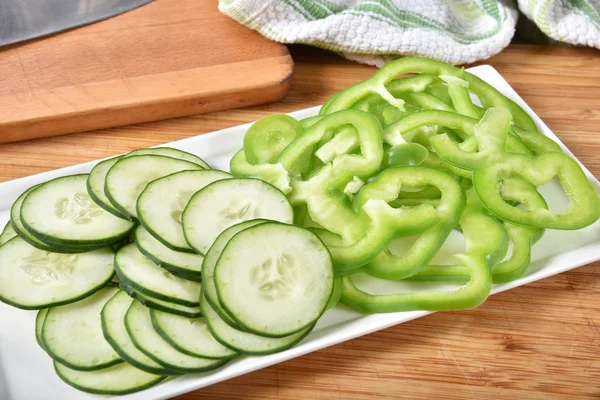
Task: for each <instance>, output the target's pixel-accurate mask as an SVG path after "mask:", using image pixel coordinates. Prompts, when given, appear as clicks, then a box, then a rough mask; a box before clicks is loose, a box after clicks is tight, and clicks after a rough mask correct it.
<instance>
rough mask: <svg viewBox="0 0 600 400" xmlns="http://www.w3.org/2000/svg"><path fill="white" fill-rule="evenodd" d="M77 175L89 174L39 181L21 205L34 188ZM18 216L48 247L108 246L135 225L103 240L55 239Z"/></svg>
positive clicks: (29, 230) (26, 227)
mask: <svg viewBox="0 0 600 400" xmlns="http://www.w3.org/2000/svg"><path fill="white" fill-rule="evenodd" d="M79 176H89V174H74V175H66V176H59V177H57V178H54V179H51V180H49V181H47V182H44V183H41V184H39V185H37V186H35V187H34V188H33V189H32V190H31V192H29V193H28V194H27V196H25V198H24V199H23V203H22V205H23V204H25V201H26V200H27V197H29V195H30V194H32V193H33V192H35V191H36V190H39V189H41V188H43V186H45V185H47V184H49V183H51V182H52V181H55V180H58V179H62V178H65V177H79ZM86 186H87V179H86ZM86 194H87V190H86ZM21 209H22V207H21ZM21 214H22V212H21ZM111 215H112V214H111ZM19 218H20V220H21V223H22V224H23V227H24V228H25V229H26V230H27V232H29V233H30V234H31V235H32V236H33V237H35V238H36V239H38V240H40V241H42V242H44V243H45V244H48V246H50V247H52V246H56V247H58V248H61V247H62V248H63V249H64V248H72V247H73V246H75V248H77V247H78V246H83V247H85V248H88V249H89V247H88V246H90V247H91V246H95V248H96V249H98V248H102V247H108V246H111V245H113V244H115V243H116V242H118V241H119V240H122V239H123V238H124V237H126V236H127V235H129V233H130V232H131V231H132V230H133V229H134V228H135V225H132V226H131V228H129V230H127V231H126V232H123V233H122V234H121V235H116V236H112V237H110V238H107V239H104V240H71V239H57V238H55V237H52V236H49V235H45V234H43V233H41V232H37V231H36V230H35V229H32V228H31V226H29V225H28V224H27V222H26V221H25V220H24V219H23V218H22V216H21V215H19ZM13 228H14V227H13ZM42 250H43V249H42ZM88 251H89V250H88Z"/></svg>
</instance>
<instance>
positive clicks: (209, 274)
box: [202, 219, 267, 329]
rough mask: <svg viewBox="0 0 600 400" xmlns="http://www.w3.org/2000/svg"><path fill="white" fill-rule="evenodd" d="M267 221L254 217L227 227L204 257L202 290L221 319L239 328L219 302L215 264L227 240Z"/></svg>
mask: <svg viewBox="0 0 600 400" xmlns="http://www.w3.org/2000/svg"><path fill="white" fill-rule="evenodd" d="M265 222H267V220H266V219H253V220H250V221H245V222H242V223H239V224H237V225H233V226H230V227H229V228H227V229H225V230H224V231H223V232H221V234H220V235H219V236H218V237H217V239H216V240H215V242H214V243H213V244H212V246H210V249H208V252H207V253H206V257H204V262H203V263H202V277H203V280H202V292H203V293H204V295H205V296H206V300H207V301H208V302H209V303H210V305H211V306H212V307H213V308H214V310H215V311H216V312H217V314H219V316H220V317H221V319H222V320H223V321H225V322H226V323H227V324H228V325H230V326H231V327H233V328H236V329H239V326H238V325H237V323H236V322H235V321H234V320H233V318H231V317H230V316H229V314H227V312H226V311H225V310H224V309H223V307H222V306H221V303H219V297H218V296H217V288H216V287H215V282H214V275H215V266H216V265H217V260H218V259H219V257H220V256H221V253H222V252H223V249H224V248H225V245H227V242H229V240H230V239H231V238H232V237H233V236H235V235H236V234H237V233H238V232H240V231H243V230H244V229H246V228H250V227H252V226H255V225H258V224H262V223H265Z"/></svg>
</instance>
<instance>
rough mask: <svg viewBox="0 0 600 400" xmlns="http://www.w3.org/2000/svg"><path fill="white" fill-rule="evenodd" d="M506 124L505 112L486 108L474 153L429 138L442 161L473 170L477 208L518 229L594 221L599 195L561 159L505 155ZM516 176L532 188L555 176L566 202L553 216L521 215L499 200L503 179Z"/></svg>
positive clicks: (554, 155) (446, 140)
mask: <svg viewBox="0 0 600 400" xmlns="http://www.w3.org/2000/svg"><path fill="white" fill-rule="evenodd" d="M510 123H511V114H510V113H509V112H508V110H506V109H502V108H490V109H488V110H487V111H486V113H485V115H484V117H483V118H482V119H481V121H480V122H479V123H478V124H477V126H476V127H475V129H474V137H475V139H476V140H477V142H478V148H479V151H478V152H476V153H474V152H467V151H464V150H462V149H461V148H460V147H459V146H458V145H456V143H454V142H453V141H452V140H450V139H449V138H448V137H447V136H446V135H439V136H436V137H433V138H431V143H432V145H433V146H434V148H435V150H436V152H437V153H438V154H439V155H440V157H442V158H443V159H444V160H445V161H447V162H449V163H451V164H454V165H456V166H458V167H460V168H466V169H470V170H472V171H473V185H474V187H475V190H476V191H477V194H478V196H479V198H480V199H481V201H482V203H483V204H484V205H485V206H486V207H487V208H488V209H489V210H490V211H491V212H492V213H493V214H495V215H496V216H498V217H499V218H502V219H504V220H506V221H510V222H512V223H515V224H519V225H527V226H533V227H538V228H548V229H580V228H583V227H586V226H588V225H591V224H593V223H594V222H596V221H597V220H598V218H600V196H599V195H598V193H597V192H596V190H595V189H594V187H593V186H592V185H591V183H590V182H589V180H588V179H587V177H586V176H585V173H584V172H583V171H582V170H581V168H580V167H579V164H577V162H576V161H575V160H573V159H572V158H571V157H569V156H568V155H566V154H563V153H558V152H547V153H543V154H541V155H539V156H537V157H531V156H527V155H524V154H516V153H510V152H507V151H506V150H505V148H506V140H507V137H508V132H509V128H510ZM511 177H520V178H522V179H524V180H526V181H527V182H529V183H531V184H533V185H534V186H536V187H539V186H543V185H545V184H547V183H548V182H550V181H551V180H552V179H553V178H555V177H558V179H559V181H560V184H561V186H562V187H563V190H564V192H565V194H566V196H567V197H568V199H569V204H568V206H567V208H566V209H565V210H564V211H563V212H561V213H559V214H555V213H553V212H551V211H550V210H547V209H536V210H525V209H521V208H519V207H515V206H513V205H511V204H508V203H507V202H506V201H504V200H503V199H502V195H501V186H502V183H503V181H504V180H505V179H507V178H511Z"/></svg>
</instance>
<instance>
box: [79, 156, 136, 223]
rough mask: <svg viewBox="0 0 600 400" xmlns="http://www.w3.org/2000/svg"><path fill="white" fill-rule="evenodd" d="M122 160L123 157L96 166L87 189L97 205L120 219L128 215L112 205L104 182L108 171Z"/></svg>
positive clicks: (88, 180)
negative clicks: (105, 192) (105, 190)
mask: <svg viewBox="0 0 600 400" xmlns="http://www.w3.org/2000/svg"><path fill="white" fill-rule="evenodd" d="M120 158H121V157H113V158H109V159H108V160H104V161H101V162H99V163H98V164H96V166H95V167H94V168H92V170H91V171H90V175H89V176H88V179H87V184H86V187H87V191H88V194H89V195H90V197H91V198H92V200H94V202H95V203H96V204H98V205H99V206H100V207H102V208H104V209H105V210H106V211H108V212H109V213H111V214H113V215H115V216H117V217H119V218H127V216H126V215H124V214H123V213H122V212H120V211H119V210H117V209H116V208H115V206H113V205H112V203H111V202H110V201H109V200H108V198H107V197H106V194H104V182H105V181H106V174H108V171H109V170H110V169H111V168H112V166H113V165H115V163H116V162H117V161H119V159H120Z"/></svg>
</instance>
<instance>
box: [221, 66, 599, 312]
mask: <svg viewBox="0 0 600 400" xmlns="http://www.w3.org/2000/svg"><path fill="white" fill-rule="evenodd" d="M473 99H475V103H478V104H481V106H479V105H477V104H475V103H474V101H473ZM231 172H232V173H233V174H234V175H236V176H240V177H254V178H260V179H263V180H265V181H267V182H269V183H271V184H272V185H274V186H276V187H277V188H279V189H280V190H281V191H283V192H284V193H285V194H286V195H287V196H288V198H289V200H290V201H291V203H292V205H294V207H295V219H296V221H295V223H296V224H298V225H300V226H304V227H307V228H309V229H312V230H313V231H314V232H315V233H317V235H318V236H319V237H320V238H321V239H322V240H323V242H324V243H325V244H326V245H327V247H328V248H329V250H330V252H331V255H332V257H333V260H334V264H335V271H336V274H337V276H338V279H337V282H336V285H337V292H338V293H340V292H341V301H342V303H344V304H346V305H347V306H349V307H351V308H354V309H356V310H359V311H363V312H396V311H410V310H458V309H465V308H471V307H474V306H477V305H479V304H481V303H482V302H483V301H484V300H485V299H486V298H487V296H488V295H489V293H490V290H491V288H492V284H493V283H500V282H508V281H511V280H514V279H516V278H518V277H520V276H522V275H523V274H524V273H525V272H526V270H527V267H528V265H529V263H530V260H531V247H532V246H533V245H534V244H535V243H536V242H537V241H538V240H539V239H540V238H541V237H542V235H543V233H544V230H545V229H565V230H573V229H580V228H583V227H586V226H588V225H591V224H593V223H594V222H596V221H597V220H598V218H600V197H599V195H598V193H597V192H596V191H595V189H594V188H593V186H592V185H591V184H590V182H589V181H588V179H587V178H586V176H585V174H584V172H583V171H582V170H581V168H580V167H579V165H578V163H577V162H576V161H575V160H573V159H572V158H571V157H569V156H568V155H566V154H564V153H562V152H561V148H560V146H559V145H558V144H557V143H555V142H554V141H552V140H551V139H549V138H548V137H546V136H544V135H543V134H541V133H539V132H538V130H537V127H536V125H535V123H534V122H533V120H532V119H531V118H530V117H529V115H528V114H527V113H526V112H525V111H524V110H523V109H522V108H520V107H519V106H518V105H517V104H516V103H514V102H513V101H512V100H510V99H508V98H506V97H505V96H504V95H502V94H501V93H500V92H499V91H497V90H496V89H494V88H493V87H491V86H490V85H488V84H487V83H486V82H484V81H483V80H481V79H479V78H478V77H476V76H474V75H472V74H470V73H468V72H466V71H464V70H463V69H458V68H455V67H453V66H451V65H448V64H445V63H442V62H438V61H434V60H430V59H426V58H417V57H407V58H402V59H400V60H397V61H394V62H392V63H389V64H387V65H386V66H385V67H383V68H381V69H380V70H379V71H378V72H376V73H375V74H374V75H373V76H372V77H371V78H369V79H367V80H365V81H363V82H360V83H358V84H356V85H354V86H351V87H349V88H347V89H345V90H342V91H340V92H338V93H335V94H334V95H333V96H332V97H331V98H330V99H329V100H327V102H326V103H325V105H324V106H323V107H322V108H321V111H320V113H319V115H318V116H314V117H310V118H306V119H304V120H299V121H298V120H296V119H294V118H292V117H289V116H287V115H272V116H268V117H266V118H263V119H261V120H259V121H257V122H256V123H255V124H254V125H252V127H251V128H250V129H249V130H248V131H247V133H246V135H245V137H244V148H243V149H242V150H240V151H239V152H238V153H237V154H236V155H235V156H234V157H233V159H232V160H231ZM555 178H558V181H559V182H560V185H561V186H562V188H563V190H564V193H565V194H566V196H567V197H568V200H569V204H568V206H567V208H566V209H564V210H563V211H562V212H560V213H558V214H557V213H553V212H551V211H550V210H549V208H548V204H547V202H546V200H545V199H544V197H543V196H542V194H540V192H539V191H538V188H539V187H541V186H543V185H545V184H547V183H549V182H550V181H552V180H553V179H555ZM454 230H457V231H459V232H462V235H463V236H464V245H465V249H464V251H463V252H461V253H460V254H456V255H455V259H456V264H455V265H432V263H431V262H432V259H433V258H434V256H435V255H436V253H437V252H438V251H439V250H440V248H441V247H442V245H443V244H444V242H445V241H446V240H447V238H448V237H449V235H450V234H451V233H452V232H453V231H454ZM402 241H404V242H405V243H404V245H402V246H399V245H398V244H399V242H400V244H402V243H401V242H402ZM407 243H408V244H407ZM509 244H510V246H509ZM398 248H402V250H401V251H399V250H398ZM509 248H510V251H509ZM356 273H365V274H368V275H370V276H372V277H375V278H381V279H388V280H401V279H405V280H410V281H419V282H458V283H463V284H462V285H461V286H460V287H459V288H458V289H456V290H426V291H414V292H402V293H393V294H385V295H376V294H369V293H366V292H365V291H363V290H361V289H359V288H358V287H357V286H356V285H355V284H354V282H353V275H354V274H356Z"/></svg>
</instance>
